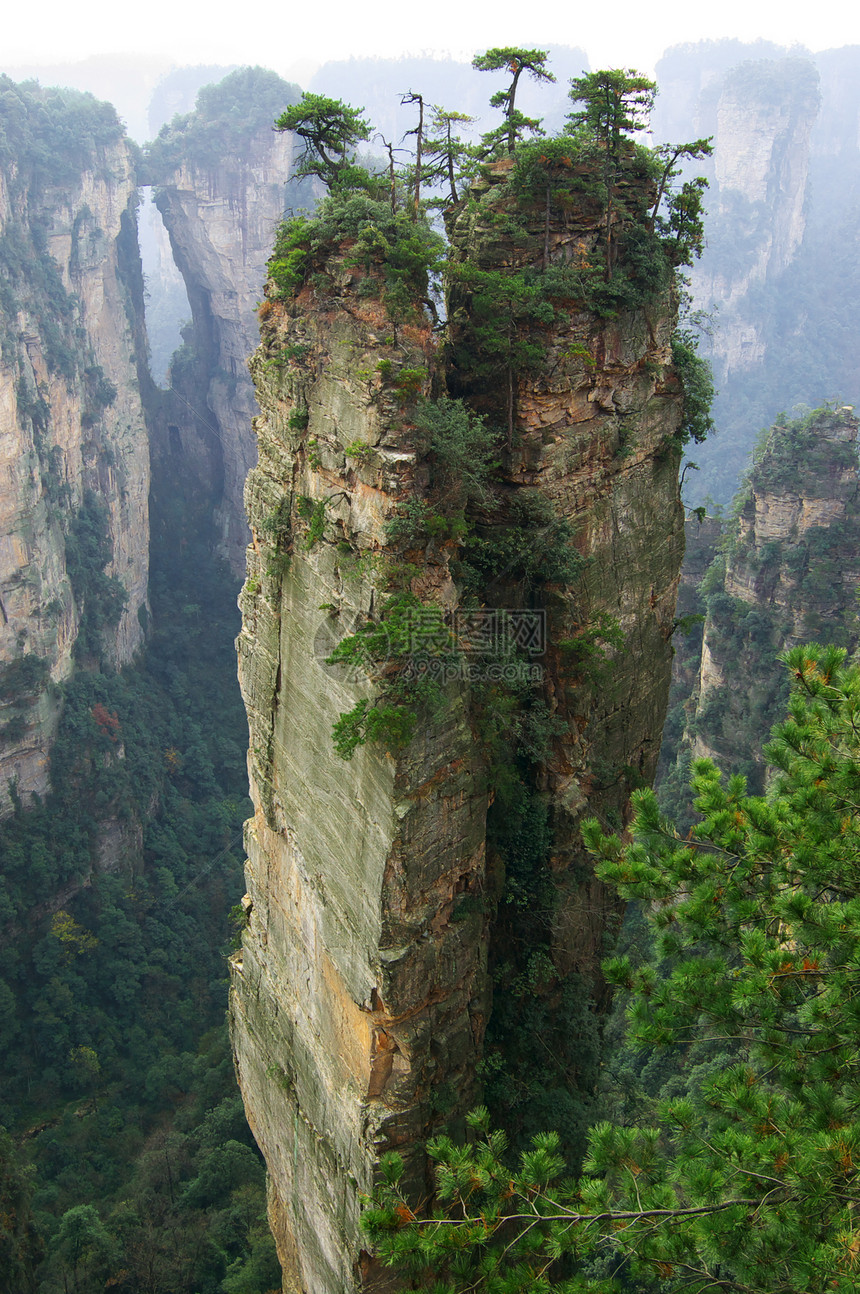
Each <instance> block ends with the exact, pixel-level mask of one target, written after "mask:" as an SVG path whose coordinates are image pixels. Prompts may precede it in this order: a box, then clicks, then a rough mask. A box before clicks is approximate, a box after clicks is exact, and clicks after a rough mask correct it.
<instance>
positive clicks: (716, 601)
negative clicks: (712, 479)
mask: <svg viewBox="0 0 860 1294" xmlns="http://www.w3.org/2000/svg"><path fill="white" fill-rule="evenodd" d="M857 428H858V423H857V419H856V417H855V416H854V413H853V410H852V409H850V408H842V409H837V410H833V411H831V410H828V409H825V410H820V411H819V412H818V413H817V414H815V415H811V416H810V418H809V419H807V420H806V422H805V423H789V424H787V425H780V424H778V425H777V426H775V427H774V428H773V429H772V431H771V432H770V433H769V437H768V440H767V442H766V444H765V446H764V448H763V451H762V453H761V455H760V457H759V458H758V461H757V462H756V463H755V464H754V466H753V468H752V469H751V471H750V476H749V479H748V482H747V484H746V486H745V487H744V488H743V493H742V495H741V504H740V509H739V511H738V514H737V518H736V520H735V521H734V523H733V525H732V526H731V528H730V530H729V532H728V533H729V547H728V552H727V556H726V557H725V558H724V559H722V561H724V562H725V572H724V574H722V575H721V573H720V569H719V568H717V569H715V570H714V572H713V574H712V576H710V577H709V580H710V582H711V583H712V584H713V585H714V590H713V591H712V596H711V600H710V605H709V611H708V615H707V619H706V623H705V633H704V641H703V645H702V662H701V669H700V675H699V685H698V701H697V708H696V716H695V722H694V730H695V735H694V738H693V743H692V750H693V754H694V756H696V757H698V756H710V757H712V758H716V759H717V760H718V762H720V763H721V764H722V765H724V766H729V765H731V766H732V767H734V765H735V763H736V759H737V752H738V750H739V749H741V750H745V749H747V748H748V749H750V750H751V752H752V754H751V757H750V766H749V769H748V770H747V771H748V772H749V773H750V775H751V776H752V778H753V783H754V786H756V787H757V786H758V784H759V783H760V779H761V776H762V770H763V760H762V756H761V743H762V741H763V740H764V739H766V737H767V734H768V731H769V729H770V727H771V725H772V724H773V723H774V722H775V721H776V719H777V718H778V717H779V715H778V709H779V706H780V705H781V703H782V701H783V699H784V697H785V693H786V680H785V678H784V676H783V674H782V673H781V672H780V670H779V666H778V665H777V664H776V662H775V659H774V658H775V656H776V653H777V652H779V651H782V650H785V649H786V648H788V647H793V646H796V645H798V644H799V643H802V642H806V641H823V642H833V643H836V644H837V645H843V646H846V647H848V648H849V650H854V648H855V647H856V644H857V640H858V624H857V615H856V597H857V589H858V585H860V558H858V555H857V539H858V534H860V530H858V527H860V482H858V475H857V455H856V448H855V446H856V439H857Z"/></svg>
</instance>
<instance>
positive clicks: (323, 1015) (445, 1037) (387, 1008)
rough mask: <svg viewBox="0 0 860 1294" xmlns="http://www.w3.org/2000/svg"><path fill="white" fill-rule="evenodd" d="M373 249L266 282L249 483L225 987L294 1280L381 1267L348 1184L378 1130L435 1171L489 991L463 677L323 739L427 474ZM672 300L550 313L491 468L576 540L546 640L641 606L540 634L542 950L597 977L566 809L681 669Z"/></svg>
mask: <svg viewBox="0 0 860 1294" xmlns="http://www.w3.org/2000/svg"><path fill="white" fill-rule="evenodd" d="M599 233H600V225H599V220H598V219H595V221H593V222H591V223H590V224H589V222H588V221H584V222H583V223H582V225H581V226H576V225H575V222H574V221H572V220H571V219H570V215H569V213H568V214H567V215H566V216H565V217H564V219H563V221H562V220H560V221H559V226H558V228H555V227H553V230H552V239H551V241H552V245H553V250H552V255H554V256H558V257H559V258H563V257H568V256H570V255H571V254H574V253H575V254H579V253H582V254H587V253H588V251H589V249H590V247H591V244H592V243H594V242H596V241H597V239H598V237H599ZM541 234H543V226H541ZM358 277H359V275H358V272H357V271H354V272H353V274H352V275H350V273H349V272H347V271H345V270H343V268H342V267H341V268H340V270H338V271H336V272H335V274H334V275H333V276H332V279H331V280H330V281H332V282H333V283H334V284H335V286H333V287H332V288H331V290H330V291H327V292H326V294H325V296H323V295H322V292H321V291H320V292H319V294H318V295H316V296H314V295H313V293H312V291H311V290H310V289H308V288H306V289H304V290H303V292H302V293H301V294H300V296H299V297H298V299H297V300H296V301H294V302H292V303H291V305H290V306H289V307H288V308H287V309H286V310H285V309H284V307H283V306H281V305H280V304H274V305H273V306H271V305H267V306H266V312H267V314H268V317H267V319H266V322H265V324H264V328H263V334H264V344H263V347H262V348H261V349H260V350H259V351H258V352H257V356H256V358H255V360H254V363H253V371H254V376H255V380H256V384H257V395H258V400H259V402H260V406H261V408H262V416H261V417H260V418H258V419H257V422H256V429H257V439H258V445H259V465H258V467H257V468H255V469H254V470H253V471H252V472H251V475H250V477H249V481H248V486H247V492H246V500H247V505H248V512H249V517H250V521H251V526H252V532H253V536H254V538H253V543H252V546H251V548H250V549H249V555H248V580H247V582H246V585H245V589H244V592H243V596H242V609H243V629H242V633H241V636H240V639H239V660H240V677H241V681H242V688H243V693H244V696H245V701H246V705H247V708H248V714H249V720H250V730H251V749H250V755H249V767H250V775H251V793H252V797H253V800H254V803H255V808H256V812H255V816H254V817H253V819H252V820H251V821H250V822H249V823H248V828H247V852H248V866H247V877H248V893H247V896H246V899H245V901H244V906H245V910H246V914H247V928H246V930H245V933H244V938H243V947H242V951H241V952H240V953H238V954H236V956H235V957H234V959H233V988H232V993H231V1017H232V1028H233V1039H234V1049H235V1056H236V1064H237V1070H238V1074H239V1081H240V1085H241V1088H242V1092H243V1096H244V1100H245V1104H246V1109H247V1112H248V1117H249V1120H250V1123H251V1126H252V1128H253V1131H254V1134H255V1136H256V1138H257V1140H258V1142H259V1144H260V1146H261V1148H262V1150H263V1153H264V1154H265V1157H266V1160H267V1163H268V1166H269V1173H270V1190H271V1196H270V1199H271V1210H270V1216H271V1221H272V1226H273V1231H274V1234H275V1236H276V1240H277V1243H278V1250H279V1254H280V1257H281V1261H282V1264H283V1268H284V1288H285V1290H288V1291H294V1292H298V1291H303V1292H304V1294H311V1292H313V1294H344V1291H348V1290H353V1289H357V1288H362V1289H364V1290H371V1289H372V1290H382V1289H384V1288H386V1287H387V1282H388V1278H387V1277H386V1276H385V1275H384V1274H383V1273H381V1272H380V1271H379V1270H378V1269H377V1268H376V1267H375V1265H374V1263H373V1261H372V1260H371V1259H370V1258H369V1257H368V1256H367V1255H365V1254H363V1252H362V1241H361V1234H360V1231H359V1227H358V1217H359V1212H360V1196H361V1193H362V1192H365V1191H367V1190H368V1189H369V1188H370V1187H371V1185H372V1182H373V1177H374V1172H375V1167H376V1164H377V1162H378V1158H379V1155H380V1153H381V1152H383V1151H384V1150H386V1149H389V1148H397V1149H398V1150H399V1151H400V1153H401V1154H402V1155H403V1156H404V1158H405V1159H406V1161H407V1172H408V1176H409V1179H410V1181H411V1185H412V1187H413V1188H414V1189H416V1193H421V1191H420V1190H419V1188H420V1187H422V1186H423V1193H425V1194H426V1190H427V1187H428V1186H429V1181H428V1179H427V1176H426V1174H427V1166H426V1163H425V1161H424V1157H423V1153H422V1151H421V1144H422V1142H423V1141H424V1139H425V1138H426V1136H427V1135H428V1133H431V1132H432V1130H433V1128H434V1126H438V1123H439V1121H440V1118H441V1115H440V1107H442V1105H443V1100H442V1097H443V1094H445V1098H446V1101H447V1106H446V1109H445V1117H447V1119H448V1121H449V1122H450V1120H451V1119H452V1118H453V1119H454V1120H455V1121H456V1119H457V1118H458V1117H459V1116H461V1115H462V1113H463V1111H465V1110H467V1109H468V1108H469V1106H470V1105H471V1104H473V1103H474V1101H475V1098H476V1096H477V1095H478V1080H477V1076H476V1066H477V1064H478V1061H479V1060H480V1057H481V1049H482V1041H483V1036H484V1028H485V1024H486V1019H487V1015H488V1010H489V1007H490V990H489V983H488V975H487V969H486V967H487V949H488V946H489V943H490V937H491V936H490V931H489V929H488V922H489V920H490V918H489V916H488V915H487V913H486V911H485V909H486V908H488V907H490V906H491V904H488V903H484V902H483V901H482V897H483V895H484V887H485V865H486V817H487V809H488V801H489V798H490V797H489V794H488V791H487V789H486V788H487V777H486V768H485V757H484V752H483V751H482V748H481V745H480V743H479V741H478V739H477V736H476V733H475V731H474V727H473V722H472V721H473V719H474V713H473V710H472V706H471V698H470V695H469V685H468V684H467V683H466V682H463V681H461V680H459V679H456V680H453V681H452V682H450V683H449V684H448V685H447V689H448V690H447V693H446V705H445V707H444V709H443V710H442V712H441V714H440V716H439V717H437V718H435V719H434V718H432V717H429V718H428V719H427V720H426V722H425V724H424V726H423V727H421V728H420V729H419V730H418V731H417V732H416V734H415V736H414V737H413V739H412V740H411V741H410V743H409V744H408V745H407V746H406V747H405V748H404V749H401V750H399V751H397V752H396V753H394V754H391V753H386V751H385V749H384V748H383V747H382V745H381V744H379V743H377V744H368V745H366V746H363V747H360V748H359V749H358V750H357V751H356V752H355V754H354V756H353V758H352V759H351V760H350V761H349V762H344V761H343V760H341V759H339V758H338V756H337V755H336V753H335V750H334V748H333V745H332V738H331V730H332V725H333V724H334V723H335V721H336V720H337V719H338V716H339V715H340V714H342V713H343V712H345V711H348V710H350V709H351V708H352V707H353V706H354V704H355V703H356V701H358V700H359V699H361V698H362V697H368V698H370V697H372V696H373V695H374V692H373V690H372V688H371V684H370V682H369V680H368V679H367V678H366V676H365V675H364V674H361V673H359V674H358V675H357V676H352V675H351V674H350V673H349V671H348V670H347V668H346V667H345V666H330V665H326V664H325V657H326V656H327V655H328V654H329V653H330V652H331V650H332V647H333V645H334V644H335V643H336V642H338V641H340V640H341V639H342V638H343V637H344V636H345V635H347V634H349V633H351V632H352V631H353V629H354V627H355V625H356V624H357V623H358V621H359V619H362V620H363V618H364V616H365V615H366V614H368V613H370V614H373V615H378V613H379V610H380V603H381V600H382V599H384V598H385V596H386V594H385V592H384V590H385V588H386V578H385V571H386V559H387V558H390V555H391V548H390V545H389V544H388V540H387V535H386V530H385V522H386V520H387V519H389V518H391V517H392V516H393V515H394V513H395V511H396V509H397V507H398V505H399V504H402V503H403V502H404V501H405V500H407V499H409V498H410V497H411V496H412V495H414V494H415V493H419V494H420V490H421V471H422V467H421V463H420V461H417V460H416V457H415V455H414V453H412V452H411V450H410V448H409V446H410V444H411V441H410V438H409V434H408V433H409V420H408V417H407V412H406V410H405V409H404V408H403V407H402V406H401V405H400V404H399V403H398V400H397V385H396V382H394V383H392V382H391V380H390V375H391V374H392V373H394V374H395V375H396V373H397V372H398V371H399V370H401V369H402V368H407V369H409V370H410V372H415V371H416V370H417V369H418V368H421V367H423V366H427V365H428V361H430V363H431V366H432V358H433V356H432V346H431V343H430V338H429V334H427V333H425V332H423V331H422V330H421V329H417V328H412V329H410V328H401V329H400V330H399V340H398V342H397V344H394V342H393V341H392V339H391V337H390V336H387V335H386V334H389V333H391V331H392V329H391V326H390V324H389V323H388V322H387V321H386V320H385V318H384V316H383V314H382V311H381V310H380V308H379V307H378V306H377V305H375V303H373V302H372V301H369V300H368V299H367V296H366V294H362V295H359V294H357V293H356V291H355V287H356V282H357V279H358ZM673 319H674V309H673V303H672V300H671V297H670V294H669V293H668V292H667V293H666V294H665V295H664V296H662V297H657V298H656V299H655V300H654V302H653V306H652V307H651V308H650V309H649V310H647V311H640V312H636V313H635V314H631V315H629V316H621V317H620V318H618V319H616V320H612V321H601V320H600V319H598V318H596V317H595V316H593V315H590V314H586V313H584V312H583V313H575V314H572V315H571V316H570V317H569V320H568V323H567V325H566V326H565V327H564V328H563V329H561V330H560V331H559V335H554V336H552V337H550V338H548V347H549V354H548V362H547V364H546V367H545V371H544V373H543V375H542V376H541V377H540V378H539V379H538V380H537V381H535V382H534V383H532V384H530V386H529V387H528V389H526V388H525V386H523V388H522V389H520V390H519V391H518V392H517V409H518V413H517V418H518V424H517V447H516V449H515V450H514V451H513V452H512V453H511V454H510V455H509V461H508V462H507V464H506V467H505V469H504V471H505V480H504V482H502V483H501V488H502V490H503V491H504V490H511V491H514V490H516V489H519V488H520V487H528V489H529V490H530V491H531V492H532V493H535V492H537V493H539V494H541V495H543V496H544V497H545V499H546V500H547V501H548V502H549V503H550V504H551V505H552V506H553V508H554V509H555V510H556V513H557V514H559V515H561V516H563V517H565V518H567V519H568V520H569V521H570V522H571V523H572V524H573V526H574V527H575V529H576V533H577V539H576V543H577V547H578V549H579V551H580V553H581V554H582V556H583V558H585V559H586V560H585V561H584V563H583V566H582V576H581V578H580V579H579V581H578V584H577V587H576V589H575V590H571V589H565V588H564V587H561V588H556V589H553V590H552V597H551V599H548V602H549V605H548V606H547V608H546V609H547V613H548V621H549V624H550V638H551V640H552V642H554V643H556V644H559V643H561V642H562V640H563V639H564V638H565V637H569V638H576V636H577V635H578V634H581V633H583V632H584V631H587V630H588V628H589V626H590V625H594V624H597V623H598V622H599V621H600V617H601V615H603V616H604V617H606V616H609V617H612V619H613V620H614V621H617V622H618V625H619V626H620V628H621V630H622V632H623V634H624V647H623V648H622V649H619V650H616V651H612V652H610V656H611V658H612V659H611V660H610V661H609V662H608V665H607V668H606V671H605V677H603V678H602V679H601V681H597V680H596V679H595V677H593V676H590V677H586V671H585V670H584V669H583V668H582V664H581V662H580V663H579V664H576V661H575V655H576V654H575V652H574V653H573V656H571V654H570V653H565V652H564V651H562V650H561V649H560V648H559V647H550V649H549V650H548V652H547V655H546V658H545V660H544V661H543V667H544V684H543V691H544V695H545V697H546V699H547V702H548V704H549V706H550V709H551V711H552V713H553V715H554V716H555V717H556V718H557V719H558V720H559V721H560V722H559V723H558V724H557V725H556V726H557V727H558V728H559V729H562V728H563V729H564V732H563V735H561V736H560V737H559V738H558V739H557V740H556V741H555V742H554V744H553V751H552V755H551V757H550V759H549V760H548V761H547V763H546V766H545V768H544V771H543V774H542V785H541V786H540V788H539V789H540V791H541V793H542V794H543V795H544V796H545V798H546V800H547V803H548V807H549V809H550V814H551V818H552V822H553V827H554V836H555V842H556V847H555V851H554V854H553V859H552V870H553V874H554V876H555V878H556V881H557V885H558V890H559V893H560V899H559V903H558V906H557V919H556V929H555V931H554V936H553V957H554V959H555V960H556V963H557V966H558V968H559V972H560V973H567V972H568V971H570V970H571V969H581V970H582V971H583V972H585V973H587V974H588V975H589V976H590V977H592V978H593V976H594V975H595V973H596V971H597V967H598V965H599V958H600V948H601V941H602V937H603V934H604V931H605V928H606V920H607V915H608V913H609V912H610V911H611V910H613V902H612V900H611V899H610V898H609V897H608V895H607V894H605V893H604V891H603V888H602V886H600V885H599V883H597V882H596V881H595V879H594V878H593V876H592V874H591V872H590V869H589V868H588V864H587V861H586V860H585V858H584V856H583V853H582V847H581V845H580V843H579V836H578V824H579V822H580V821H581V819H582V816H583V814H585V813H588V812H595V811H597V812H598V813H600V814H602V815H603V816H604V818H606V817H607V815H609V817H610V819H611V818H612V812H613V811H614V812H615V813H617V815H618V818H617V821H618V822H619V824H620V822H621V820H622V819H623V817H624V815H625V814H626V812H627V804H628V796H629V790H630V786H631V784H633V783H635V782H636V780H637V779H639V778H640V777H641V778H645V779H647V778H649V777H650V776H651V775H652V773H653V768H654V764H655V762H656V758H657V753H658V749H659V740H660V729H661V725H662V719H663V712H664V708H665V700H666V694H667V690H668V683H669V672H670V658H671V646H670V637H671V631H672V623H673V615H674V604H675V595H676V591H677V579H678V572H679V568H680V563H681V557H682V552H683V513H682V509H681V507H680V504H679V501H678V490H677V465H678V453H677V449H676V448H675V442H674V441H673V437H674V435H675V433H676V432H677V430H678V427H679V424H680V417H681V395H680V391H679V387H678V382H677V379H676V377H675V374H674V371H673V369H672V366H671V360H670V348H669V337H670V332H671V327H672V324H673ZM380 365H381V367H380ZM383 374H387V375H389V378H388V380H385V381H384V380H383V376H382V375H383ZM386 548H388V553H386ZM288 550H289V551H288ZM455 556H456V543H450V542H449V543H447V544H446V543H445V542H439V543H434V542H428V544H427V546H426V549H425V551H424V563H423V565H422V566H421V567H420V569H418V571H417V573H415V574H414V576H413V577H412V578H411V587H412V591H413V592H415V593H416V594H417V595H418V596H419V597H420V598H421V600H422V601H423V602H425V603H426V602H433V603H435V604H436V605H437V606H439V607H440V608H441V609H442V611H443V612H444V613H445V615H446V616H450V614H451V613H453V611H454V610H455V609H456V608H457V606H458V598H459V596H460V595H459V592H458V587H457V584H456V583H455V581H454V580H453V579H452V576H451V573H450V570H449V561H451V560H452V559H453V558H454V557H455ZM464 899H471V900H473V901H472V902H464ZM451 1100H453V1108H451Z"/></svg>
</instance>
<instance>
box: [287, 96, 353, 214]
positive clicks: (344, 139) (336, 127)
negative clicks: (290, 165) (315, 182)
mask: <svg viewBox="0 0 860 1294" xmlns="http://www.w3.org/2000/svg"><path fill="white" fill-rule="evenodd" d="M275 129H276V130H291V131H293V132H294V133H295V134H296V135H298V136H299V137H300V138H301V139H302V140H303V141H304V145H305V148H304V152H303V153H302V155H301V157H300V158H299V162H298V167H297V169H296V175H298V176H309V175H315V176H316V177H317V178H318V179H320V180H322V182H323V183H324V184H325V185H326V186H327V187H328V188H329V189H330V190H332V191H334V190H337V189H349V188H356V187H362V185H363V183H364V181H365V178H366V172H364V171H363V170H362V168H361V167H358V166H356V165H355V163H354V156H355V150H356V147H357V145H358V144H360V143H361V142H362V141H364V140H367V139H369V138H370V126H369V124H368V123H367V122H366V121H365V119H364V118H363V117H362V115H361V113H360V112H359V111H358V109H357V108H351V107H350V106H349V105H348V104H345V103H342V102H341V101H340V99H329V98H326V96H325V95H322V94H308V93H305V94H303V95H302V97H301V99H300V100H299V102H298V103H296V104H293V105H292V106H291V107H289V108H287V110H286V112H282V113H281V115H280V116H279V117H278V118H277V120H276V121H275Z"/></svg>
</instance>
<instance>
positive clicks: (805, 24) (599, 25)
mask: <svg viewBox="0 0 860 1294" xmlns="http://www.w3.org/2000/svg"><path fill="white" fill-rule="evenodd" d="M5 9H6V12H5V13H4V18H3V25H2V37H3V40H2V48H0V67H2V68H3V69H4V70H7V71H9V72H10V73H12V75H14V67H15V65H16V64H19V63H20V64H24V63H39V64H42V65H44V64H46V63H53V62H69V61H72V60H76V59H83V58H86V57H88V56H91V55H98V54H116V53H122V54H135V55H138V56H141V55H144V56H146V55H155V56H160V57H162V58H166V59H167V60H169V61H170V62H171V63H177V64H184V63H260V64H262V65H263V66H265V67H270V68H273V69H274V70H275V71H277V72H280V73H281V75H288V76H290V77H291V79H293V80H298V81H300V82H301V81H305V80H307V78H308V76H309V74H310V73H311V72H312V71H313V69H314V67H315V66H316V65H318V64H319V63H322V62H325V61H326V60H327V59H335V58H348V57H349V56H350V55H368V54H378V55H383V56H392V55H397V54H402V53H422V52H426V53H430V52H439V53H449V54H451V55H454V56H459V57H466V56H468V57H471V55H472V53H473V52H474V51H475V50H481V49H486V48H488V47H489V46H492V45H508V44H522V45H529V46H538V47H540V46H541V45H542V44H544V43H547V44H548V43H553V44H563V45H574V46H581V47H583V48H584V49H585V50H586V52H587V54H588V57H589V61H590V63H591V66H592V67H595V68H596V67H606V66H610V67H611V66H616V67H618V66H624V67H635V68H637V69H639V70H640V71H643V72H653V70H654V64H655V63H656V61H657V59H658V58H659V57H660V55H661V53H662V52H663V51H664V50H665V49H667V48H668V47H670V46H672V45H676V44H680V43H681V42H684V41H698V40H704V39H715V38H720V37H724V36H733V37H737V38H738V39H741V40H755V39H757V38H759V37H763V38H765V39H768V40H772V41H775V42H776V43H778V44H781V45H792V44H802V45H806V46H807V47H808V48H809V49H811V50H820V49H828V48H832V47H835V46H842V45H852V44H860V6H857V7H856V8H855V6H854V5H853V4H851V3H850V0H818V3H813V4H804V5H801V4H800V3H799V0H795V3H793V4H792V3H791V0H788V3H786V2H785V0H780V2H779V3H777V0H766V2H763V0H711V3H710V4H708V6H707V7H705V6H704V5H702V4H701V3H696V0H610V3H607V2H606V0H597V2H595V0H585V3H582V0H580V3H578V4H577V3H573V2H572V0H566V2H565V3H560V0H553V3H552V5H551V6H549V5H544V6H542V7H541V8H540V9H538V8H537V7H535V6H534V5H530V4H528V3H527V2H526V0H473V3H472V4H471V5H469V3H468V0H423V3H422V0H351V2H349V0H301V3H296V0H292V2H291V0H274V2H273V0H251V2H250V3H247V4H244V5H236V4H235V3H234V0H231V2H230V3H229V4H228V3H226V0H209V3H208V4H205V5H204V4H202V3H199V2H198V4H196V5H194V6H191V5H188V4H187V2H186V3H183V0H145V3H137V4H135V3H129V0H77V3H74V4H72V3H69V0H41V3H39V4H38V5H35V4H34V5H32V6H31V5H28V4H22V3H10V4H8V5H7V6H5Z"/></svg>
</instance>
